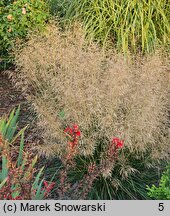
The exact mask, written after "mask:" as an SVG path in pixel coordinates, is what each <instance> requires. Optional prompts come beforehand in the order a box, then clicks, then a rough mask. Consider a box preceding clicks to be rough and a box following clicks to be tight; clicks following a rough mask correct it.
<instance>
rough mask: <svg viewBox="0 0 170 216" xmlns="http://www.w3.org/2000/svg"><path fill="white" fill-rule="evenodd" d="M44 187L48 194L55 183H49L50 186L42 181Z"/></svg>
mask: <svg viewBox="0 0 170 216" xmlns="http://www.w3.org/2000/svg"><path fill="white" fill-rule="evenodd" d="M44 185H45V190H46V192H48V193H49V192H50V191H51V190H52V189H53V187H54V185H55V182H51V183H50V184H48V182H47V181H45V180H44Z"/></svg>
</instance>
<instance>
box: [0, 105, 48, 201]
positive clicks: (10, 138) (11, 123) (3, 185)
mask: <svg viewBox="0 0 170 216" xmlns="http://www.w3.org/2000/svg"><path fill="white" fill-rule="evenodd" d="M19 112H20V107H18V109H17V110H16V111H15V109H14V110H13V111H12V112H11V114H10V116H9V118H8V120H6V119H5V118H2V119H1V120H0V158H1V159H0V199H43V198H45V196H46V195H47V194H48V193H47V192H49V190H48V191H47V190H46V189H48V188H46V189H44V188H42V186H43V185H42V184H43V182H44V180H43V179H41V177H42V172H43V168H41V169H40V171H39V172H37V171H36V176H35V177H34V172H35V170H36V169H35V164H36V163H37V156H35V157H30V155H31V153H30V152H27V151H26V152H25V151H24V148H25V144H24V131H25V129H26V127H25V128H23V129H22V130H20V131H19V132H18V133H16V131H17V123H18V117H19ZM15 134H16V135H15ZM19 138H20V146H19V152H16V150H15V148H14V146H13V144H14V142H15V141H16V140H18V139H19ZM13 154H16V155H17V158H13V156H12V155H13Z"/></svg>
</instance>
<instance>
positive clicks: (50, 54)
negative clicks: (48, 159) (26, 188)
mask: <svg viewBox="0 0 170 216" xmlns="http://www.w3.org/2000/svg"><path fill="white" fill-rule="evenodd" d="M16 66H17V70H16V73H15V77H14V73H13V74H12V78H13V80H15V84H16V86H17V87H20V88H21V89H22V91H23V92H24V93H25V95H26V97H27V99H28V100H29V101H31V102H32V104H33V105H34V108H35V110H36V112H37V114H38V117H39V120H38V127H39V128H40V129H41V131H42V134H41V135H42V137H43V139H44V145H42V146H41V147H38V148H39V151H41V153H44V154H46V155H55V154H57V155H58V156H62V154H63V152H65V149H66V143H67V142H66V138H65V134H64V133H63V129H64V128H66V127H68V125H71V124H72V122H76V123H77V124H78V125H79V128H80V130H81V131H82V134H83V135H82V136H81V140H80V144H79V147H78V149H77V151H78V154H80V155H84V156H88V155H93V153H94V152H95V150H96V149H97V146H98V145H99V143H102V145H103V146H105V145H106V146H107V143H108V142H109V140H111V138H112V135H114V136H118V137H120V136H121V134H122V132H123V137H122V138H123V139H124V140H126V144H125V147H126V148H127V149H128V151H129V152H131V153H133V154H134V155H135V156H136V157H144V155H145V153H147V154H149V157H151V158H157V159H161V158H165V157H167V156H168V151H167V149H169V143H168V142H167V137H168V129H167V128H168V127H167V125H168V122H167V119H168V118H167V110H168V105H167V104H168V99H167V98H168V97H167V92H168V64H167V61H166V58H164V59H163V58H162V55H161V53H159V52H158V53H156V54H154V55H152V56H151V55H147V56H142V57H140V56H136V57H133V56H129V57H128V56H127V57H124V56H122V55H121V54H118V53H116V52H112V51H110V52H107V54H105V53H104V52H102V51H101V50H100V48H99V47H98V46H97V45H96V44H94V43H90V44H89V43H87V42H86V40H85V37H84V33H83V31H82V28H81V27H80V26H79V25H78V24H75V25H74V26H73V27H72V29H70V30H68V31H60V29H59V28H58V27H56V26H55V25H51V26H49V28H48V32H46V34H44V35H43V36H41V35H39V36H37V35H35V36H31V37H30V40H29V41H28V42H27V44H26V46H25V47H24V48H23V49H19V50H18V51H17V52H16ZM68 132H69V131H68ZM113 133H114V134H113Z"/></svg>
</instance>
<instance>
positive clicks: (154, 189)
mask: <svg viewBox="0 0 170 216" xmlns="http://www.w3.org/2000/svg"><path fill="white" fill-rule="evenodd" d="M147 190H148V195H149V196H150V197H151V198H154V199H157V200H170V164H169V165H168V166H167V167H166V171H164V172H163V174H162V177H161V179H160V182H159V185H158V186H155V185H152V186H151V187H149V186H147Z"/></svg>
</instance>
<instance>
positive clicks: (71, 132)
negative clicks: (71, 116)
mask: <svg viewBox="0 0 170 216" xmlns="http://www.w3.org/2000/svg"><path fill="white" fill-rule="evenodd" d="M64 132H65V133H68V132H69V133H70V135H72V134H73V130H72V129H71V128H69V127H67V128H66V129H65V130H64Z"/></svg>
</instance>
